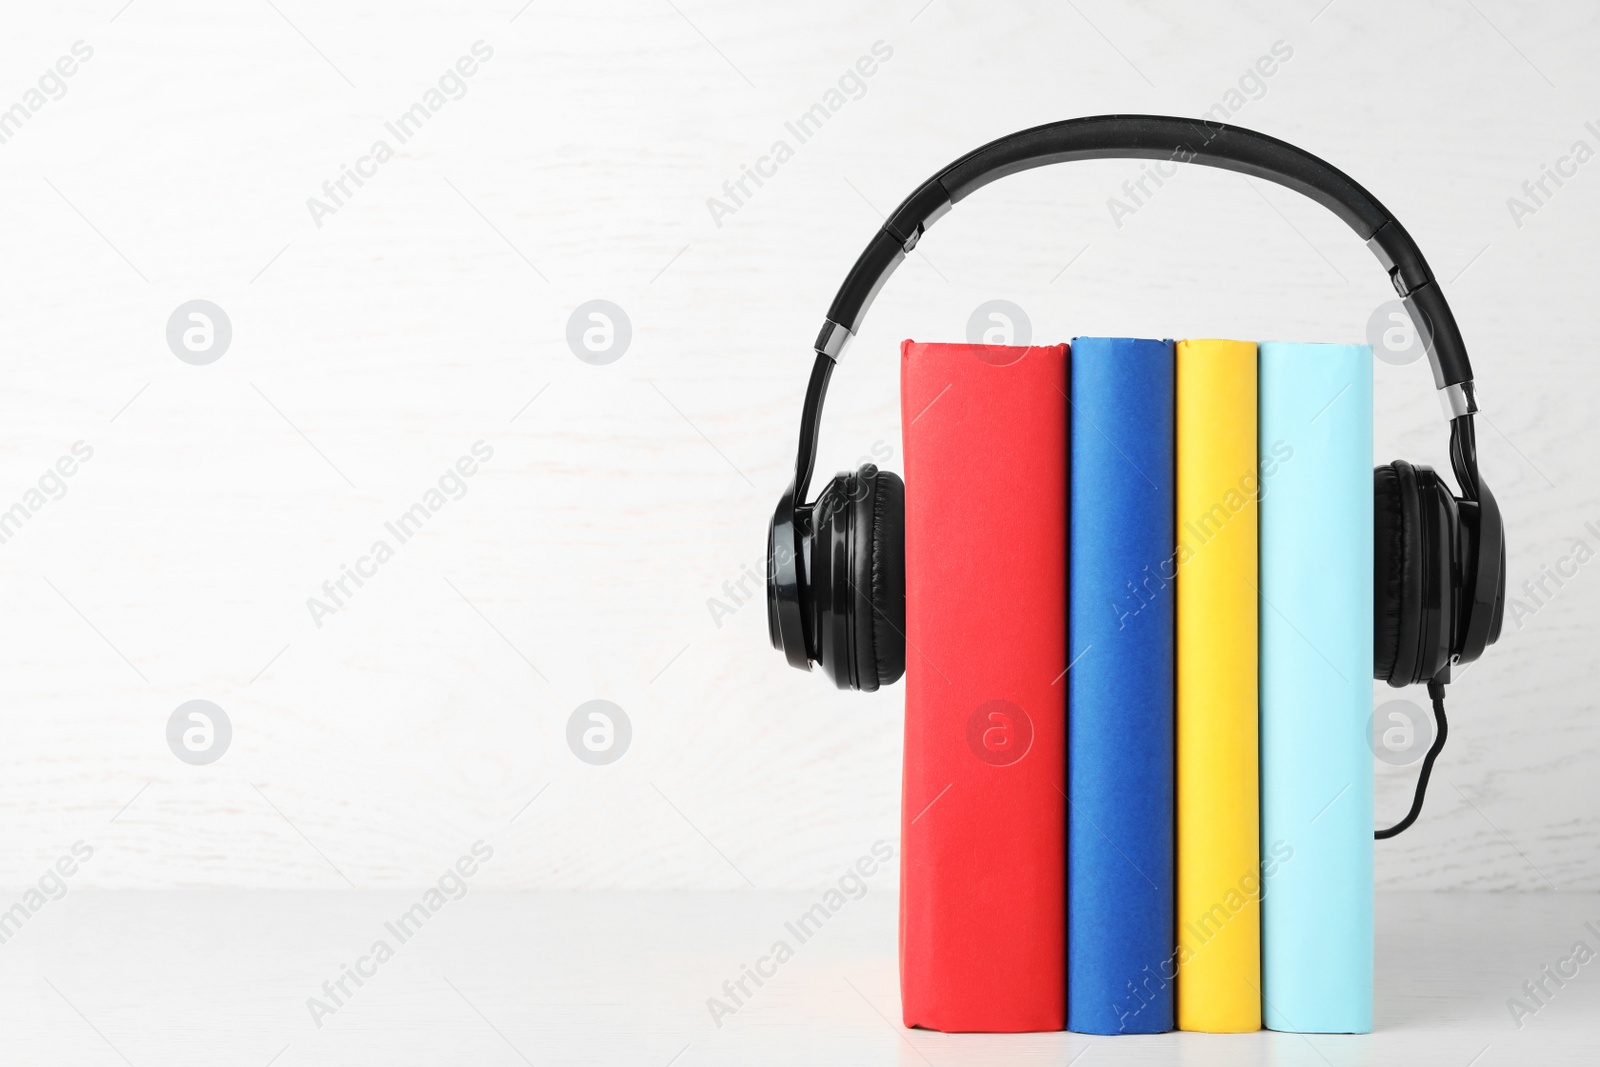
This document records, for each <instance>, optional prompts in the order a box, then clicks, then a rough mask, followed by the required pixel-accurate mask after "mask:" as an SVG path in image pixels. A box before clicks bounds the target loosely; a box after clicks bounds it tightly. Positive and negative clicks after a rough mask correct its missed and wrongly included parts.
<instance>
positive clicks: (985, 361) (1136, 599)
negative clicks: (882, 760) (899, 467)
mask: <svg viewBox="0 0 1600 1067" xmlns="http://www.w3.org/2000/svg"><path fill="white" fill-rule="evenodd" d="M901 370H902V376H901V399H902V408H903V412H904V418H903V427H904V429H903V433H904V439H905V465H906V477H905V481H906V639H907V665H906V725H905V731H906V734H905V774H904V780H903V811H904V815H903V825H902V841H903V857H902V864H903V866H902V886H901V917H900V934H901V989H902V1003H903V1009H904V1018H905V1022H906V1025H908V1026H922V1027H928V1028H931V1029H937V1030H945V1031H962V1032H964V1031H989V1032H1015V1031H1034V1030H1059V1029H1063V1028H1065V1029H1070V1030H1077V1031H1082V1032H1088V1033H1096V1034H1117V1033H1157V1032H1162V1031H1166V1030H1170V1029H1173V1028H1174V1027H1176V1028H1178V1029H1184V1030H1203V1031H1212V1032H1237V1031H1247V1030H1256V1029H1259V1028H1260V1027H1261V1026H1262V1025H1263V1024H1265V1025H1266V1026H1267V1027H1269V1028H1271V1029H1274V1030H1287V1031H1298V1032H1367V1031H1369V1030H1370V1029H1371V1023H1372V952H1373V927H1372V848H1373V838H1372V820H1373V816H1372V758H1371V750H1370V748H1369V742H1368V735H1369V731H1370V725H1369V715H1370V713H1371V700H1372V690H1371V678H1372V627H1373V616H1372V596H1373V589H1372V573H1373V571H1372V551H1373V517H1372V353H1371V350H1370V349H1369V348H1367V347H1365V346H1356V345H1334V344H1291V343H1282V342H1262V343H1260V344H1257V343H1254V342H1247V341H1227V340H1189V341H1178V342H1176V344H1174V343H1173V342H1171V341H1160V340H1142V339H1130V338H1091V337H1081V338H1078V339H1077V340H1075V341H1074V342H1073V343H1072V345H1071V346H1070V348H1069V346H1067V345H1057V346H1054V347H1027V348H1020V347H1001V346H986V345H940V344H920V343H915V342H911V341H907V342H905V344H904V345H903V346H902V368H901Z"/></svg>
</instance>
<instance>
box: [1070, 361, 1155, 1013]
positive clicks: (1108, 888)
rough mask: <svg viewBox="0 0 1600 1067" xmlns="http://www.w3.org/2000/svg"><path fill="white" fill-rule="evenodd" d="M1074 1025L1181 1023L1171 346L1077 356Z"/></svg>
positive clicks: (1073, 616) (1072, 893)
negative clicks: (1176, 938)
mask: <svg viewBox="0 0 1600 1067" xmlns="http://www.w3.org/2000/svg"><path fill="white" fill-rule="evenodd" d="M1070 364H1071V372H1070V373H1071V381H1072V390H1071V403H1072V415H1073V418H1072V447H1071V472H1072V476H1071V480H1070V485H1071V498H1072V510H1071V517H1070V521H1069V523H1068V529H1069V531H1070V532H1069V538H1070V551H1069V553H1068V558H1069V560H1070V578H1069V581H1068V590H1069V595H1068V599H1069V626H1068V645H1067V648H1068V651H1069V653H1070V654H1071V657H1072V668H1071V669H1070V670H1069V671H1068V672H1067V683H1068V687H1067V723H1068V727H1067V730H1068V734H1067V764H1068V774H1067V780H1068V782H1069V786H1068V790H1069V796H1070V804H1069V807H1068V812H1067V849H1068V858H1067V1028H1068V1029H1069V1030H1076V1031H1079V1032H1082V1033H1092V1034H1120V1033H1131V1034H1152V1033H1161V1032H1163V1031H1167V1030H1171V1029H1172V1025H1173V986H1174V981H1175V979H1176V974H1177V972H1176V966H1177V960H1176V958H1175V956H1174V953H1173V936H1172V933H1173V881H1172V878H1173V869H1172V868H1173V809H1172V803H1173V793H1172V790H1173V605H1174V588H1173V584H1174V581H1175V579H1176V577H1177V573H1176V561H1175V558H1174V555H1173V544H1174V541H1173V529H1172V525H1173V524H1172V509H1173V495H1172V493H1173V488H1172V481H1173V451H1172V449H1173V354H1172V342H1171V341H1155V340H1138V339H1132V338H1103V337H1080V338H1078V339H1076V340H1075V341H1073V343H1072V352H1071V356H1070Z"/></svg>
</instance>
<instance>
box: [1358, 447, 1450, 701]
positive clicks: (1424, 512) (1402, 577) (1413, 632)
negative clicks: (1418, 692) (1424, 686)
mask: <svg viewBox="0 0 1600 1067" xmlns="http://www.w3.org/2000/svg"><path fill="white" fill-rule="evenodd" d="M1372 516H1373V546H1372V547H1373V553H1372V559H1373V568H1372V572H1373V588H1372V593H1373V596H1372V616H1373V617H1372V623H1373V625H1372V673H1373V676H1374V677H1375V678H1377V679H1378V680H1379V681H1384V682H1388V683H1389V684H1390V685H1392V686H1395V687H1397V688H1398V687H1400V686H1406V685H1415V684H1417V683H1419V682H1426V681H1429V680H1430V679H1432V678H1434V677H1435V676H1437V675H1438V674H1439V672H1440V671H1442V670H1443V669H1444V668H1445V667H1446V666H1447V665H1448V664H1449V663H1450V650H1451V641H1452V638H1453V636H1454V634H1453V627H1454V624H1455V616H1456V605H1455V588H1456V574H1455V569H1456V566H1457V560H1456V548H1457V545H1456V541H1457V537H1456V528H1457V526H1458V517H1457V513H1456V502H1455V498H1454V497H1453V496H1451V495H1450V492H1449V489H1448V488H1447V487H1446V486H1445V484H1444V483H1443V482H1442V481H1441V480H1440V479H1439V476H1438V475H1437V474H1435V473H1434V472H1433V471H1432V469H1430V468H1428V467H1421V466H1413V465H1412V464H1410V463H1407V462H1406V461H1405V460H1396V461H1394V462H1393V463H1390V464H1387V465H1385V466H1381V467H1378V468H1377V469H1375V470H1374V471H1373V509H1372Z"/></svg>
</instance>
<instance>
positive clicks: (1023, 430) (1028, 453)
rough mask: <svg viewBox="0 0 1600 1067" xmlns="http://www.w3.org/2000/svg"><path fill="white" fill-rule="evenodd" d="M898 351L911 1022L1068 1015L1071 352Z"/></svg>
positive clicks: (974, 1025) (1047, 1025)
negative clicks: (902, 448) (902, 475)
mask: <svg viewBox="0 0 1600 1067" xmlns="http://www.w3.org/2000/svg"><path fill="white" fill-rule="evenodd" d="M900 354H901V364H900V402H901V411H902V424H903V427H904V430H903V433H904V438H905V466H906V474H905V482H906V740H905V776H904V783H903V794H902V797H901V869H900V991H901V1001H902V1006H903V1011H904V1017H905V1024H906V1025H907V1026H921V1027H926V1028H928V1029H932V1030H943V1031H947V1032H998V1033H1013V1032H1018V1031H1029V1030H1060V1029H1062V1028H1063V1027H1064V1026H1065V1023H1066V932H1065V931H1066V923H1065V900H1066V895H1065V894H1066V890H1065V881H1066V818H1065V816H1066V812H1065V808H1066V799H1065V797H1066V793H1065V788H1066V781H1065V778H1066V691H1067V686H1066V678H1065V674H1066V667H1067V656H1066V652H1067V640H1066V624H1067V571H1066V562H1067V537H1066V517H1067V395H1066V390H1067V362H1066V357H1067V347H1066V346H1065V345H1056V346H1054V347H1052V348H1013V347H1005V346H998V345H936V344H918V343H915V342H912V341H906V342H905V343H904V344H903V345H901V349H900Z"/></svg>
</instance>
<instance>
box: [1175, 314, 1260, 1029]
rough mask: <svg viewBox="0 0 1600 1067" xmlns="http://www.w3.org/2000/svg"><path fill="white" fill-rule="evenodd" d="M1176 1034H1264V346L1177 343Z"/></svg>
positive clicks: (1202, 342) (1194, 342)
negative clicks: (1259, 623)
mask: <svg viewBox="0 0 1600 1067" xmlns="http://www.w3.org/2000/svg"><path fill="white" fill-rule="evenodd" d="M1175 356H1176V363H1177V376H1176V377H1177V395H1176V424H1177V431H1176V457H1177V478H1176V484H1177V489H1176V497H1177V507H1176V513H1175V518H1176V522H1177V530H1176V533H1177V538H1178V544H1177V558H1178V567H1177V571H1178V579H1177V670H1176V676H1177V685H1176V691H1177V713H1176V717H1177V834H1178V840H1177V936H1178V986H1177V1014H1178V1027H1179V1029H1182V1030H1205V1031H1211V1032H1216V1033H1235V1032H1239V1031H1245V1030H1257V1029H1260V1027H1261V909H1260V896H1259V894H1260V888H1261V882H1260V875H1261V872H1260V868H1259V863H1260V848H1259V841H1258V833H1259V829H1260V819H1259V814H1260V813H1259V808H1258V802H1259V790H1258V783H1257V772H1258V766H1259V764H1258V760H1257V753H1256V744H1257V722H1256V710H1257V673H1256V667H1257V656H1256V653H1257V635H1256V604H1257V590H1256V561H1257V553H1256V536H1257V525H1256V519H1257V512H1256V493H1257V490H1258V486H1259V473H1258V471H1257V466H1256V462H1257V460H1256V346H1255V345H1254V344H1253V343H1250V342H1247V341H1222V340H1194V341H1179V342H1178V343H1177V346H1176V351H1175Z"/></svg>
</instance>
